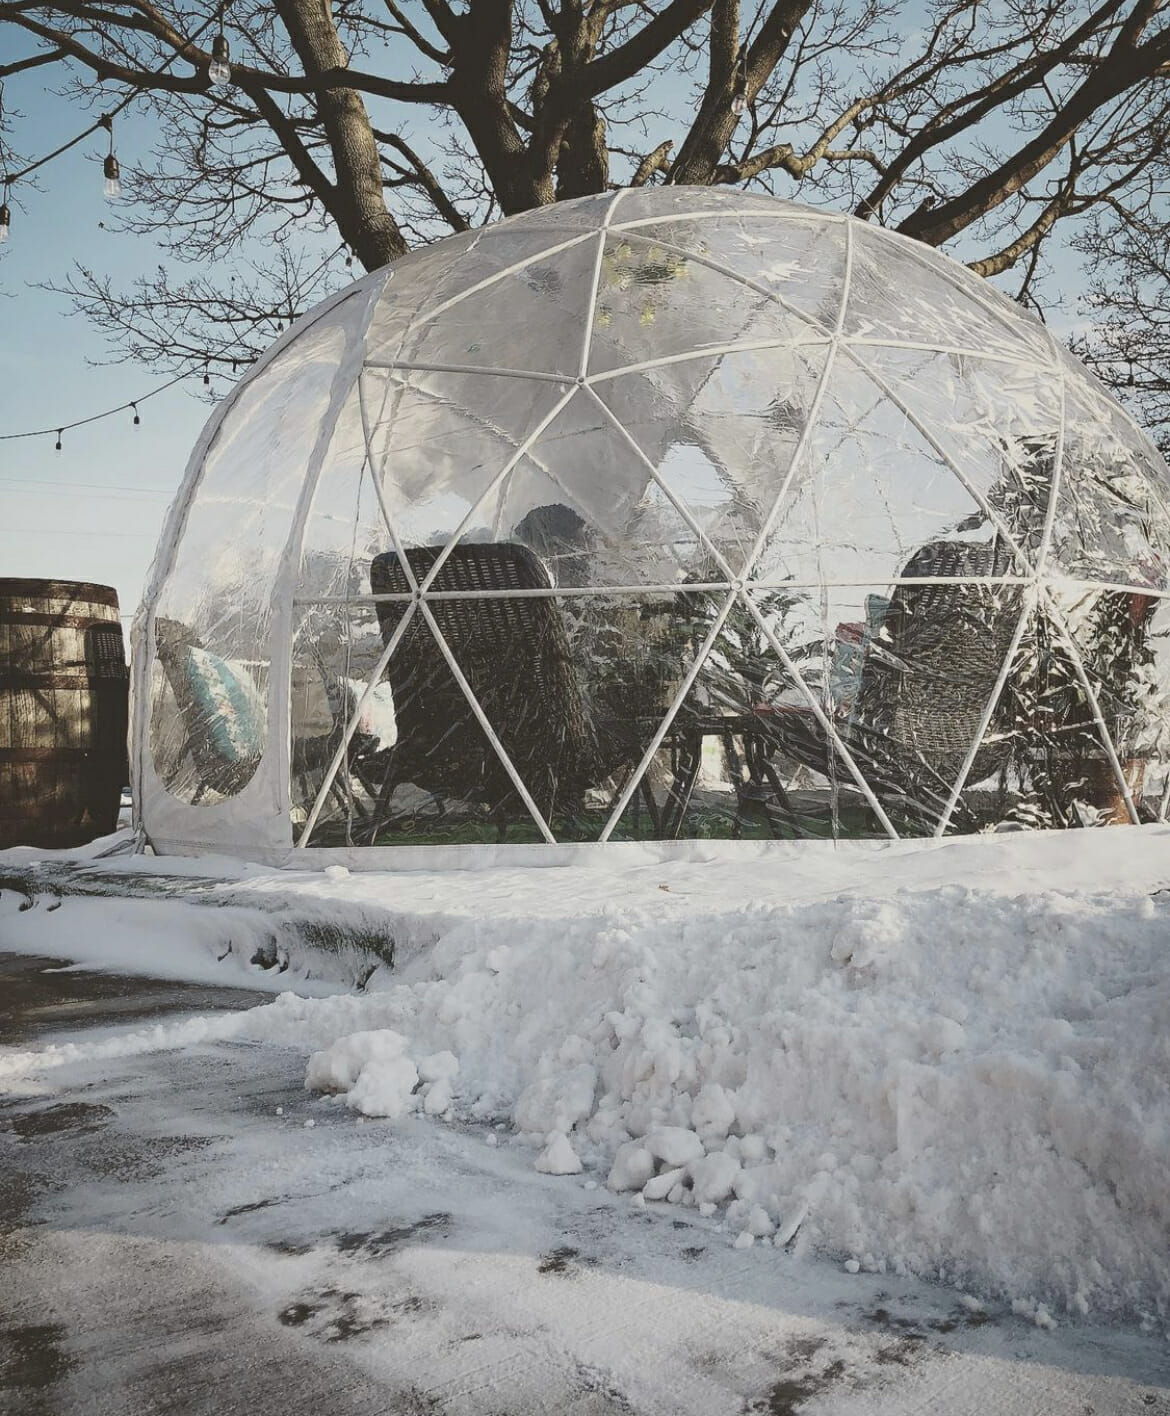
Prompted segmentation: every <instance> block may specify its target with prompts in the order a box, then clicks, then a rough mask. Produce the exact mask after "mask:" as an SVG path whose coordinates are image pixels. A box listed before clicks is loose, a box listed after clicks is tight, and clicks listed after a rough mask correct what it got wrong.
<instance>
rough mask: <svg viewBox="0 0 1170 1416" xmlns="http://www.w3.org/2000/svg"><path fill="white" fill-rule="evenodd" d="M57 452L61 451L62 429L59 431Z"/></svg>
mask: <svg viewBox="0 0 1170 1416" xmlns="http://www.w3.org/2000/svg"><path fill="white" fill-rule="evenodd" d="M56 450H57V451H58V452H60V451H61V429H60V428H58V429H57V447H56Z"/></svg>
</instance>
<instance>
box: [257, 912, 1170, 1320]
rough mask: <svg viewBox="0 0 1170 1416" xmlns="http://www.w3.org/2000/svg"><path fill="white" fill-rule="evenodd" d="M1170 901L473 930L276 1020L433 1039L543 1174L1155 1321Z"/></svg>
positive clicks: (290, 1008)
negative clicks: (590, 1173)
mask: <svg viewBox="0 0 1170 1416" xmlns="http://www.w3.org/2000/svg"><path fill="white" fill-rule="evenodd" d="M1167 922H1168V907H1167V906H1166V905H1165V904H1164V903H1163V902H1162V901H1160V900H1156V899H1151V898H1150V897H1148V896H1146V895H1137V894H1130V895H1119V894H1099V895H1095V896H1085V897H1076V896H1068V895H1061V894H1057V893H1054V892H1046V893H1042V894H1038V895H1034V896H1031V897H1025V898H1021V899H1018V900H1015V901H1013V900H1009V899H1004V898H1000V897H995V896H988V895H986V894H982V893H977V892H973V891H971V890H969V889H966V888H964V887H961V886H953V887H949V888H944V889H941V890H935V891H928V892H923V893H919V894H915V895H905V896H901V897H898V898H895V899H891V900H875V901H866V900H837V901H828V902H824V903H820V904H816V905H812V906H807V907H803V908H793V909H791V910H781V909H776V908H747V909H742V910H739V911H736V912H729V913H728V914H726V915H725V916H723V917H722V918H720V919H718V920H710V919H708V920H703V921H698V922H696V923H694V924H693V925H684V926H683V927H682V928H681V929H680V928H679V927H678V926H677V925H674V924H671V925H669V926H665V925H663V924H661V923H656V922H654V921H653V920H650V919H641V920H633V919H631V920H627V921H622V920H621V919H617V918H613V919H610V920H608V921H604V922H599V921H597V920H595V919H593V920H591V919H586V920H578V921H576V922H574V923H567V924H566V925H563V926H562V927H561V928H560V929H557V930H555V931H554V930H550V929H547V928H545V929H535V928H531V927H530V928H527V929H524V930H520V929H518V928H517V927H516V926H515V924H513V923H511V922H508V921H506V920H497V921H487V922H483V923H480V924H477V925H474V926H470V925H469V926H461V927H459V928H456V929H454V930H452V931H451V932H450V933H449V934H448V935H447V936H446V937H445V938H444V939H443V940H441V941H440V943H439V944H438V945H437V946H436V947H435V949H434V950H433V952H432V953H430V954H429V955H428V956H427V957H426V958H425V959H420V960H417V961H416V962H415V964H414V965H412V966H411V967H410V968H409V969H408V970H407V977H405V978H403V980H402V982H400V983H398V984H396V985H394V986H389V987H387V988H386V989H385V991H383V992H380V993H376V994H374V995H373V996H370V997H367V998H364V999H356V998H335V999H328V1000H321V1001H317V1002H313V1001H297V1002H293V1001H291V1000H288V999H285V1000H282V1005H281V1008H280V1009H279V1010H276V1011H277V1012H283V1013H284V1014H285V1015H286V1024H282V1025H281V1026H280V1027H278V1028H277V1029H276V1031H277V1033H280V1032H283V1031H284V1029H285V1026H289V1027H290V1028H291V1030H295V1031H296V1032H300V1031H301V1030H302V1029H303V1030H305V1031H307V1032H309V1033H311V1034H312V1036H313V1037H314V1038H315V1039H316V1040H317V1041H318V1042H320V1043H322V1044H327V1045H328V1046H331V1047H334V1048H337V1047H339V1046H341V1047H343V1048H344V1047H345V1046H346V1044H345V1043H344V1042H341V1043H339V1042H338V1041H337V1039H344V1038H345V1037H346V1035H347V1034H348V1033H349V1031H350V1030H351V1029H353V1028H354V1027H355V1026H356V1025H359V1024H360V1027H361V1028H362V1029H363V1030H368V1029H379V1028H383V1029H391V1030H392V1031H393V1033H394V1034H397V1035H398V1036H400V1037H401V1038H402V1039H405V1040H406V1041H405V1044H404V1046H405V1051H406V1053H408V1054H409V1055H410V1056H418V1057H423V1056H426V1055H430V1054H433V1053H435V1052H437V1051H439V1050H444V1051H447V1052H450V1053H451V1054H453V1055H454V1056H455V1057H457V1058H458V1061H459V1069H458V1073H457V1075H455V1076H454V1077H453V1078H451V1079H450V1085H449V1090H448V1091H447V1092H446V1093H445V1101H446V1100H447V1098H448V1097H449V1102H450V1112H451V1114H453V1115H455V1116H458V1117H463V1118H471V1119H475V1118H480V1119H488V1118H498V1117H508V1118H509V1119H511V1121H512V1122H513V1125H514V1126H515V1128H516V1129H517V1130H518V1131H520V1132H521V1133H522V1134H523V1136H524V1137H525V1139H527V1140H528V1141H529V1142H531V1144H532V1145H533V1147H534V1148H535V1149H537V1150H538V1151H539V1153H540V1154H539V1161H540V1164H541V1168H542V1169H546V1170H550V1171H552V1172H553V1173H565V1172H571V1171H572V1170H573V1169H574V1163H575V1162H576V1161H577V1159H578V1158H579V1159H580V1161H581V1162H583V1163H584V1164H585V1165H586V1166H587V1167H589V1168H590V1169H592V1170H596V1171H599V1172H601V1173H602V1174H603V1175H604V1176H605V1177H607V1178H608V1182H609V1184H610V1186H611V1188H613V1189H617V1190H629V1191H631V1192H635V1193H641V1194H642V1195H643V1196H644V1197H645V1199H647V1200H666V1201H668V1202H674V1203H678V1204H687V1205H701V1206H703V1207H704V1208H705V1209H707V1207H709V1206H718V1207H720V1208H721V1211H722V1213H723V1214H724V1217H725V1220H726V1222H727V1224H728V1226H729V1233H730V1235H731V1236H732V1237H734V1236H735V1235H737V1234H739V1233H740V1232H746V1233H748V1234H749V1235H750V1236H751V1237H752V1238H754V1239H755V1240H757V1241H759V1240H771V1239H772V1236H773V1235H774V1236H775V1242H777V1243H781V1244H784V1245H788V1244H791V1245H793V1246H794V1247H796V1248H797V1249H798V1250H821V1251H823V1250H828V1251H830V1252H832V1253H835V1254H837V1255H839V1256H840V1257H841V1258H842V1259H843V1260H845V1259H852V1260H855V1261H856V1262H857V1264H858V1266H859V1267H861V1268H864V1269H881V1268H883V1267H889V1268H891V1269H894V1270H896V1271H899V1272H905V1271H909V1272H913V1273H915V1274H918V1275H925V1276H930V1277H935V1278H939V1279H942V1280H945V1281H949V1282H953V1283H955V1284H957V1285H959V1286H961V1287H964V1288H975V1289H977V1290H979V1291H980V1292H982V1293H984V1294H986V1295H995V1296H998V1297H1002V1298H1006V1299H1009V1300H1016V1301H1023V1302H1033V1303H1035V1302H1039V1301H1043V1302H1045V1303H1047V1304H1048V1305H1049V1306H1050V1307H1056V1308H1059V1309H1063V1310H1065V1311H1070V1312H1073V1313H1079V1314H1083V1313H1086V1312H1088V1311H1089V1310H1090V1309H1092V1310H1094V1311H1095V1312H1097V1313H1099V1314H1111V1315H1119V1314H1127V1315H1130V1316H1133V1315H1135V1314H1148V1315H1155V1314H1156V1315H1158V1316H1159V1317H1161V1318H1165V1317H1166V1315H1167V1314H1168V1313H1170V1267H1168V1265H1167V1258H1166V1243H1165V1237H1166V1234H1167V1232H1168V1227H1170V1186H1168V1185H1167V1183H1166V1175H1167V1173H1168V1172H1170V955H1168V950H1167V942H1166V941H1167ZM294 1017H295V1020H296V1021H295V1023H294V1022H293V1018H294ZM366 1035H367V1036H368V1033H366ZM401 1065H402V1062H401V1059H400V1056H399V1055H398V1054H397V1053H396V1054H394V1055H393V1057H392V1058H391V1059H390V1060H389V1061H386V1062H382V1061H379V1060H378V1057H377V1056H375V1055H373V1054H371V1058H370V1060H368V1061H367V1062H366V1063H365V1066H364V1067H363V1070H362V1072H361V1076H360V1079H359V1083H360V1084H359V1085H355V1086H354V1088H353V1089H351V1090H349V1091H347V1092H344V1096H345V1100H346V1101H347V1102H348V1103H349V1104H350V1105H352V1106H354V1107H356V1108H357V1109H358V1110H362V1111H364V1112H366V1114H375V1115H377V1114H382V1115H394V1114H397V1113H396V1108H397V1106H398V1104H399V1102H400V1100H401V1096H402V1094H401V1091H400V1090H396V1089H395V1087H396V1083H395V1082H394V1081H393V1080H392V1077H391V1073H392V1069H394V1068H397V1067H400V1066H401ZM383 1069H385V1070H386V1072H387V1083H386V1084H387V1086H388V1087H389V1090H390V1094H391V1097H392V1102H391V1104H390V1105H388V1106H386V1107H385V1108H384V1109H383V1108H382V1106H381V1104H380V1101H379V1099H378V1098H379V1091H378V1089H379V1085H380V1084H379V1082H378V1080H377V1078H378V1074H379V1073H380V1072H381V1071H382V1070H383ZM307 1085H310V1086H315V1085H317V1080H316V1073H315V1072H314V1071H313V1069H312V1068H311V1069H310V1074H309V1077H308V1079H307ZM433 1085H435V1084H434V1083H424V1084H423V1085H422V1086H420V1088H419V1090H418V1092H417V1093H415V1104H418V1105H422V1106H423V1107H425V1108H426V1109H427V1110H430V1109H431V1108H430V1107H427V1105H426V1101H427V1092H428V1089H429V1087H430V1086H433ZM371 1098H373V1099H374V1104H372V1105H371ZM708 1212H710V1210H709V1209H708Z"/></svg>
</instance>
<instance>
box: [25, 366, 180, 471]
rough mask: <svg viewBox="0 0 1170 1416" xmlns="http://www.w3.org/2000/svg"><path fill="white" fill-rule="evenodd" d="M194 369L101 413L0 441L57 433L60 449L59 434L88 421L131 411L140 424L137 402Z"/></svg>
mask: <svg viewBox="0 0 1170 1416" xmlns="http://www.w3.org/2000/svg"><path fill="white" fill-rule="evenodd" d="M196 372H197V371H196V370H195V369H188V370H187V371H186V372H185V373H182V374H176V375H175V377H174V378H173V379H168V380H167V381H166V383H163V384H159V385H158V387H157V388H152V389H151V390H150V392H149V393H140V394H139V395H138V397H137V398H132V399H130V400H128V401H127V402H126V403H119V404H117V405H116V406H115V407H113V408H107V409H105V410H104V411H103V412H101V413H91V414H90V416H89V417H88V418H77V419H75V421H74V422H72V423H62V424H61V425H60V426H59V427H57V426H50V427H48V428H30V429H28V430H27V431H26V432H22V433H0V442H15V441H16V440H17V439H18V438H47V437H50V436H51V435H52V434H53V433H56V435H57V442H56V448H57V451H58V452H60V451H61V434H62V433H68V432H72V431H73V429H74V428H84V427H87V426H88V425H89V424H90V423H100V422H101V421H102V419H103V418H113V417H115V416H116V415H117V414H118V413H133V414H134V426H135V427H137V426H139V425H140V424H141V422H142V419H141V417H140V416H139V412H138V407H139V404H142V403H145V402H146V401H147V400H148V399H151V398H155V397H157V395H158V394H160V393H165V392H166V391H167V389H168V388H174V386H175V385H176V384H177V383H182V382H183V380H184V379H189V378H191V376H192V375H193V374H194V373H196Z"/></svg>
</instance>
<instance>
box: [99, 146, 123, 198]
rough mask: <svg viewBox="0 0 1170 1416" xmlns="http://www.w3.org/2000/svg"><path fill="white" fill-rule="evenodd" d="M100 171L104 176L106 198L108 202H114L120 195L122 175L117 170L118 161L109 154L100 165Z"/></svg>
mask: <svg viewBox="0 0 1170 1416" xmlns="http://www.w3.org/2000/svg"><path fill="white" fill-rule="evenodd" d="M102 170H103V172H104V173H105V176H106V180H105V193H106V197H107V198H108V199H109V200H110V201H114V200H115V199H116V198H118V197H120V196H121V195H122V174H121V172H120V170H119V168H118V159H117V158H116V157H115V156H114V154H113V153H110V155H109V156H108V157H107V158H106V160H105V162H104V163H103V164H102Z"/></svg>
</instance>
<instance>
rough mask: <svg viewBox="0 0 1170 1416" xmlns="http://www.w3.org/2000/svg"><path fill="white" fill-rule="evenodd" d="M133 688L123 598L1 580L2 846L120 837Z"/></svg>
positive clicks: (104, 588) (73, 586)
mask: <svg viewBox="0 0 1170 1416" xmlns="http://www.w3.org/2000/svg"><path fill="white" fill-rule="evenodd" d="M129 687H130V676H129V670H128V669H127V667H126V653H125V649H124V647H123V642H122V625H121V621H120V620H119V618H118V594H117V591H115V590H113V589H112V588H111V587H110V586H108V585H88V584H84V583H81V582H79V581H72V580H11V579H9V580H6V579H2V578H0V848H3V847H6V846H16V845H27V846H48V847H62V846H77V845H81V844H83V843H84V842H86V841H91V840H93V838H94V837H95V836H102V835H105V834H107V833H108V832H110V831H112V830H113V829H114V827H115V826H116V825H117V821H118V805H119V802H120V801H121V796H122V787H123V785H124V784H125V782H126V780H127V774H128V764H127V757H126V727H127V712H128V695H129Z"/></svg>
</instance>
